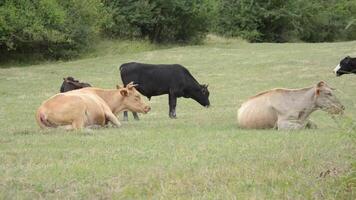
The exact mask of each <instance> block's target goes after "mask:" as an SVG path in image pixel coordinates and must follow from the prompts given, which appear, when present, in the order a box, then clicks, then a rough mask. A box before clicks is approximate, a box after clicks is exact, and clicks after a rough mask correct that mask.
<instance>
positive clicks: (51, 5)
mask: <svg viewBox="0 0 356 200" xmlns="http://www.w3.org/2000/svg"><path fill="white" fill-rule="evenodd" d="M103 11H104V9H103V5H102V4H101V3H100V0H85V1H84V0H67V1H61V0H38V1H31V0H5V1H4V2H3V3H2V4H0V51H1V54H2V57H3V58H4V57H5V56H7V55H9V54H29V53H30V54H32V53H40V54H42V55H44V56H46V57H52V58H68V57H72V56H76V55H77V54H78V53H79V52H80V51H83V50H85V49H86V48H87V47H88V45H89V44H90V43H91V41H92V40H93V39H94V38H95V36H96V35H97V34H98V33H99V30H100V29H99V27H100V25H101V23H102V20H103V19H104V17H105V14H104V15H103V14H102V13H103ZM104 13H105V12H104Z"/></svg>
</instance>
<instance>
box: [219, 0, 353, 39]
mask: <svg viewBox="0 0 356 200" xmlns="http://www.w3.org/2000/svg"><path fill="white" fill-rule="evenodd" d="M217 13H218V14H217V20H216V21H215V22H216V25H215V26H213V27H214V29H213V31H215V32H217V33H219V34H222V35H225V36H239V37H242V38H244V39H247V40H249V41H253V42H265V41H267V42H286V41H298V40H302V41H307V42H323V41H337V40H352V39H356V33H355V30H356V27H355V26H356V17H355V14H354V13H356V2H355V1H352V0H338V1H337V0H313V1H310V0H270V1H264V0H253V1H250V0H219V4H218V8H217Z"/></svg>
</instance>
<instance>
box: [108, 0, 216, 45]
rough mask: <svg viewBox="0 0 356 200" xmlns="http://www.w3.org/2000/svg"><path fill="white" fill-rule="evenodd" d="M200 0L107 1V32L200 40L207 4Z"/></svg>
mask: <svg viewBox="0 0 356 200" xmlns="http://www.w3.org/2000/svg"><path fill="white" fill-rule="evenodd" d="M203 2H204V1H202V0H150V1H147V0H106V1H105V5H107V6H108V7H109V9H110V10H111V13H112V19H113V21H112V22H111V23H109V24H106V25H105V28H106V33H107V34H109V35H110V36H116V37H128V38H133V37H143V38H146V37H148V38H149V40H150V41H152V42H158V43H161V42H193V43H194V42H199V41H201V39H202V38H203V37H204V36H205V34H206V33H207V31H208V20H206V19H207V14H208V13H209V12H208V10H207V9H208V7H207V6H205V4H204V3H203Z"/></svg>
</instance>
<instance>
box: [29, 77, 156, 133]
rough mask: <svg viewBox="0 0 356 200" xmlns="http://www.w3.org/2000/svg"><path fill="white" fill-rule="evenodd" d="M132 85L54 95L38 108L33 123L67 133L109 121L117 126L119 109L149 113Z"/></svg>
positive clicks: (89, 88)
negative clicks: (57, 128) (61, 128)
mask: <svg viewBox="0 0 356 200" xmlns="http://www.w3.org/2000/svg"><path fill="white" fill-rule="evenodd" d="M134 86H135V85H133V84H132V83H130V84H128V85H127V86H126V87H125V88H120V87H119V86H117V89H100V88H91V87H88V88H83V89H79V90H72V91H69V92H66V93H60V94H56V95H54V96H53V97H51V98H49V99H48V100H47V101H45V102H43V103H42V105H41V106H40V107H39V108H38V110H37V113H36V120H37V123H38V125H39V126H40V127H41V128H46V127H63V128H65V129H68V130H71V129H81V128H83V127H91V126H92V127H96V126H104V125H105V124H106V123H107V122H108V121H110V122H112V123H113V124H114V126H117V127H118V126H120V122H119V120H118V119H117V117H116V116H115V115H116V114H117V113H119V112H121V111H123V110H130V111H133V112H140V113H147V112H148V111H149V110H150V107H149V106H147V105H146V104H145V103H144V102H143V100H142V99H141V95H140V93H139V92H138V91H137V90H136V89H135V87H134Z"/></svg>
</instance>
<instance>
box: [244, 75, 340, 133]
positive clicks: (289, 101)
mask: <svg viewBox="0 0 356 200" xmlns="http://www.w3.org/2000/svg"><path fill="white" fill-rule="evenodd" d="M332 90H333V89H332V88H330V87H329V86H328V85H327V84H326V83H325V82H324V81H320V82H319V83H318V84H316V85H315V86H312V87H308V88H302V89H272V90H269V91H266V92H262V93H260V94H257V95H256V96H253V97H251V98H250V99H249V100H247V101H246V102H244V103H243V104H242V105H241V107H240V108H239V110H238V113H237V121H238V124H239V126H240V127H241V128H250V129H267V128H278V130H280V129H300V128H305V127H310V128H313V127H316V126H315V125H314V124H312V123H311V122H310V121H309V120H308V117H309V115H310V114H311V113H312V112H314V111H316V110H318V109H321V110H325V111H327V112H328V113H331V114H339V113H342V112H343V110H344V109H345V107H344V106H343V105H342V104H341V103H340V102H339V100H338V99H337V98H336V97H335V96H334V95H333V93H332Z"/></svg>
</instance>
